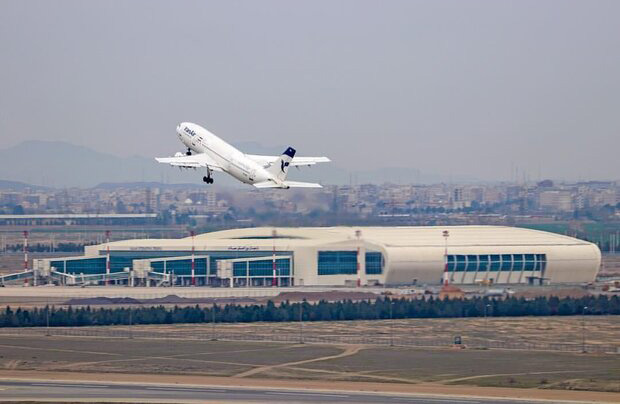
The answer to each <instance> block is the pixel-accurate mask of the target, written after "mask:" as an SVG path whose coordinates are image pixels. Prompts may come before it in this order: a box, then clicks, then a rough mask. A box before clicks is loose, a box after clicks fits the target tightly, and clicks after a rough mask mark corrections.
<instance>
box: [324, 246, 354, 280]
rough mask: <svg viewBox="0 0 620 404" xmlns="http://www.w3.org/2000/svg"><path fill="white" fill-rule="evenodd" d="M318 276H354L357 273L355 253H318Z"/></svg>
mask: <svg viewBox="0 0 620 404" xmlns="http://www.w3.org/2000/svg"><path fill="white" fill-rule="evenodd" d="M318 272H319V275H354V274H356V273H357V251H319V257H318Z"/></svg>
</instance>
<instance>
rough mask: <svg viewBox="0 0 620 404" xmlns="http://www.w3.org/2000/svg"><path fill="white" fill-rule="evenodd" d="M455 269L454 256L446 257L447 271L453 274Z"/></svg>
mask: <svg viewBox="0 0 620 404" xmlns="http://www.w3.org/2000/svg"><path fill="white" fill-rule="evenodd" d="M455 269H456V257H455V256H454V255H448V260H447V271H448V272H454V270H455Z"/></svg>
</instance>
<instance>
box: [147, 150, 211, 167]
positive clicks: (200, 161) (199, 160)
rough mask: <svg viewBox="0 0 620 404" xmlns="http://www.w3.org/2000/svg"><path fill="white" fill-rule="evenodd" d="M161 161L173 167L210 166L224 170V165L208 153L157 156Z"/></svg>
mask: <svg viewBox="0 0 620 404" xmlns="http://www.w3.org/2000/svg"><path fill="white" fill-rule="evenodd" d="M155 160H157V161H158V162H159V163H167V164H170V165H171V166H173V167H181V168H199V167H209V169H210V170H213V171H223V169H222V167H221V166H220V165H219V164H217V163H216V162H215V160H213V159H212V158H211V157H209V156H208V155H207V154H206V153H198V154H192V155H191V156H186V155H181V156H174V157H157V158H155Z"/></svg>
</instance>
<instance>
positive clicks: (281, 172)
mask: <svg viewBox="0 0 620 404" xmlns="http://www.w3.org/2000/svg"><path fill="white" fill-rule="evenodd" d="M293 157H295V149H293V148H292V147H289V148H288V149H286V150H285V151H284V153H282V155H281V156H280V157H278V159H277V160H276V161H274V162H273V163H272V164H271V165H270V166H269V167H267V171H268V172H269V173H270V174H272V175H273V176H274V177H276V178H277V179H279V180H280V181H284V180H285V179H286V174H287V173H288V167H289V165H290V164H291V161H292V160H293Z"/></svg>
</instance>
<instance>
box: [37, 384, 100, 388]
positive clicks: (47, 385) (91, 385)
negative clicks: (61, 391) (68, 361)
mask: <svg viewBox="0 0 620 404" xmlns="http://www.w3.org/2000/svg"><path fill="white" fill-rule="evenodd" d="M30 385H31V386H45V387H84V388H87V389H108V388H110V386H105V385H94V384H60V383H30Z"/></svg>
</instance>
